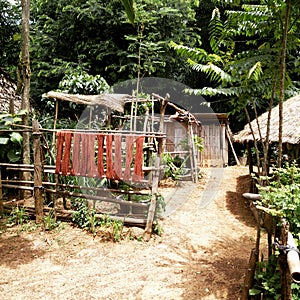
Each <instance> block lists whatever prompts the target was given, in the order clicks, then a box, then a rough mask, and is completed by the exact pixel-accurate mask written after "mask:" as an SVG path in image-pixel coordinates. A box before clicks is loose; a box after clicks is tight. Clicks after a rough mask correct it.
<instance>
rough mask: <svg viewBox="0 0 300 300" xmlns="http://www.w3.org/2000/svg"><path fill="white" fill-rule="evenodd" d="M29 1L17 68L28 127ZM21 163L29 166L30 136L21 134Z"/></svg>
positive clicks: (25, 0) (25, 2)
mask: <svg viewBox="0 0 300 300" xmlns="http://www.w3.org/2000/svg"><path fill="white" fill-rule="evenodd" d="M29 23H30V0H22V48H21V57H20V62H19V66H18V74H19V78H18V81H19V82H18V87H19V91H20V94H21V97H22V104H21V108H22V109H23V110H26V111H27V113H26V114H25V115H24V116H23V124H24V125H25V126H28V125H29V113H30V73H31V71H30V54H29V47H30V25H29ZM23 163H24V164H30V136H29V132H24V133H23ZM29 177H30V173H27V172H25V173H24V179H25V180H29Z"/></svg>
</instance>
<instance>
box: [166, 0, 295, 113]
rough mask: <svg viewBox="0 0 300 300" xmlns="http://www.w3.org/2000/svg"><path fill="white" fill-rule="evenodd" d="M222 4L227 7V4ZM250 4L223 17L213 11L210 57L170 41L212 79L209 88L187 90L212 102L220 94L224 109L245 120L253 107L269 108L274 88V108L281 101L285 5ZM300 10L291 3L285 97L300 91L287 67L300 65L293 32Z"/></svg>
mask: <svg viewBox="0 0 300 300" xmlns="http://www.w3.org/2000/svg"><path fill="white" fill-rule="evenodd" d="M219 2H220V3H221V2H222V3H223V4H225V2H226V1H219ZM250 3H251V4H244V5H239V6H238V7H235V6H233V7H234V9H232V10H229V9H228V10H226V11H225V14H224V16H222V14H221V11H220V10H219V9H218V8H216V9H214V11H213V13H212V18H211V20H210V23H209V31H210V37H209V41H210V48H211V51H212V53H211V54H209V53H208V50H207V49H206V50H204V49H198V48H192V47H187V46H182V45H180V44H178V43H171V47H172V48H174V49H175V50H176V51H177V53H178V54H179V55H181V56H183V57H185V58H186V61H187V63H188V64H189V65H190V67H191V69H192V70H193V71H196V72H201V73H203V74H205V75H206V76H207V78H208V80H209V83H208V84H206V86H204V87H201V86H200V87H199V88H194V89H188V90H187V92H188V93H190V94H196V95H199V94H200V95H203V96H209V97H212V98H213V99H214V97H216V96H221V97H222V98H223V99H224V100H223V102H222V111H224V108H225V107H227V110H229V111H230V113H231V114H234V115H238V117H239V118H244V117H243V116H241V114H240V112H242V113H243V110H244V108H245V107H248V108H253V106H254V105H255V106H256V108H258V110H259V109H261V111H263V110H265V109H266V108H268V106H269V102H270V99H271V95H272V91H273V89H274V88H275V96H276V97H275V101H274V104H277V103H276V101H278V99H279V84H278V82H277V80H278V79H279V77H280V76H279V69H280V68H279V64H280V60H281V59H280V57H281V55H282V36H283V24H284V16H285V13H284V12H285V1H277V3H276V5H275V4H274V3H273V1H257V2H256V3H255V4H252V3H253V2H251V1H250ZM226 4H230V1H227V3H226ZM231 4H232V3H231ZM227 7H230V5H228V6H227ZM299 9H300V6H299V4H297V5H294V4H293V6H292V14H291V24H292V25H291V28H290V30H289V34H288V43H287V48H288V49H287V56H286V58H287V60H286V66H287V73H286V78H285V83H286V84H285V96H286V97H290V96H292V95H295V94H297V93H299V86H300V85H299V77H298V75H297V74H298V68H293V67H291V68H290V67H288V66H295V65H297V61H298V59H297V58H296V57H297V55H295V54H296V53H297V51H299V47H300V40H298V38H297V37H296V36H295V32H296V31H297V30H299V28H298V26H299V23H298V22H297V21H296V20H297V16H298V15H299ZM225 17H226V19H225ZM297 49H298V50H297ZM253 115H254V113H252V114H251V117H252V118H253Z"/></svg>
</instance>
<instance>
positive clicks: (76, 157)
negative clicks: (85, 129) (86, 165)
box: [72, 132, 81, 176]
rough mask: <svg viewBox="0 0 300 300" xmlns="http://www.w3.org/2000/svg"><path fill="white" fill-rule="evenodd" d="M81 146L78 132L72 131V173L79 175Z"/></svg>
mask: <svg viewBox="0 0 300 300" xmlns="http://www.w3.org/2000/svg"><path fill="white" fill-rule="evenodd" d="M80 148H81V134H80V133H78V132H74V141H73V153H72V158H73V161H72V163H73V164H72V165H73V168H72V173H73V175H76V176H78V175H80V164H81V158H80V154H81V151H80Z"/></svg>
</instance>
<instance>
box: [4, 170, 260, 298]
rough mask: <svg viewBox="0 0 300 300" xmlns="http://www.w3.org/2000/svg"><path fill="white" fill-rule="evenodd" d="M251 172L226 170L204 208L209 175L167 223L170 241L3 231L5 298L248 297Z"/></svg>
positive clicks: (73, 231) (67, 231) (64, 229)
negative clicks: (245, 284)
mask: <svg viewBox="0 0 300 300" xmlns="http://www.w3.org/2000/svg"><path fill="white" fill-rule="evenodd" d="M247 173H248V170H247V168H245V167H228V168H226V169H224V174H223V176H222V181H221V183H220V185H219V187H218V192H217V194H216V196H215V197H214V199H213V201H210V203H208V204H207V205H206V206H205V207H203V206H201V195H202V194H203V192H204V191H205V190H206V188H207V183H208V179H209V176H210V174H209V170H206V171H205V172H204V173H203V175H204V176H203V179H202V180H200V182H199V183H198V184H197V186H196V188H195V189H194V190H193V191H192V192H191V193H190V194H189V195H186V199H185V201H184V202H183V204H182V205H181V206H180V207H178V208H177V210H176V211H174V212H172V213H170V214H169V215H168V216H167V217H165V218H164V219H163V220H161V221H160V226H161V227H162V228H163V230H164V232H163V234H162V236H161V237H159V236H153V237H152V239H151V240H150V241H149V242H143V241H140V239H133V240H130V239H129V238H127V239H125V240H123V241H121V242H117V243H114V242H104V241H103V240H101V237H100V236H96V237H95V238H94V237H93V236H92V235H91V234H89V233H87V232H86V231H83V230H81V229H78V228H75V227H72V226H70V225H68V224H63V225H61V226H60V227H59V228H58V229H55V230H53V231H49V232H44V231H41V230H40V229H35V230H32V231H30V230H26V231H24V230H23V231H22V232H20V230H19V229H20V227H19V228H15V227H14V228H10V229H6V230H2V231H1V235H0V255H1V260H0V274H1V277H0V299H2V300H6V299H7V300H12V299H51V300H52V299H64V300H65V299H82V300H83V299H120V300H121V299H146V300H147V299H168V300H170V299H174V300H175V299H189V300H193V299H207V300H210V299H218V300H219V299H232V300H237V299H240V294H241V287H242V284H243V281H244V275H245V270H246V267H247V263H248V260H249V256H250V251H251V249H252V248H254V246H255V238H256V229H255V220H254V218H253V216H252V214H251V212H250V210H249V208H248V204H247V202H246V200H245V199H244V198H243V197H242V195H241V194H242V193H243V192H248V191H249V177H248V176H247ZM130 230H131V231H132V235H138V234H140V233H141V232H140V231H139V230H138V229H136V228H133V229H130ZM124 232H125V229H124Z"/></svg>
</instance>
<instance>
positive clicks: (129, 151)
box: [123, 135, 134, 181]
mask: <svg viewBox="0 0 300 300" xmlns="http://www.w3.org/2000/svg"><path fill="white" fill-rule="evenodd" d="M133 144H134V136H133V135H127V136H126V160H125V171H124V177H123V180H126V181H128V180H130V179H131V170H130V167H131V162H132V151H133Z"/></svg>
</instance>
